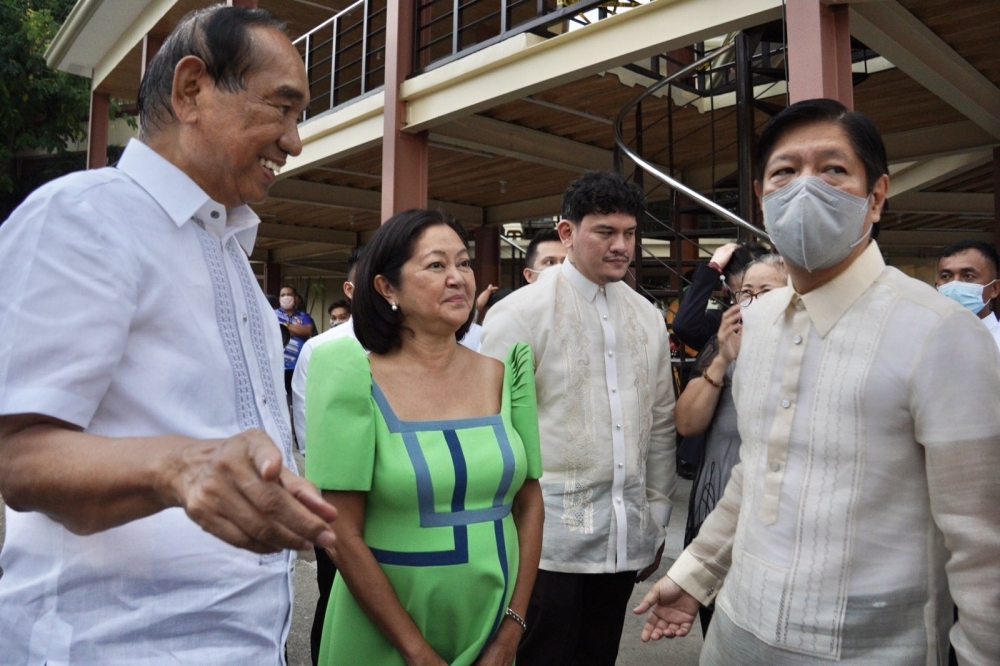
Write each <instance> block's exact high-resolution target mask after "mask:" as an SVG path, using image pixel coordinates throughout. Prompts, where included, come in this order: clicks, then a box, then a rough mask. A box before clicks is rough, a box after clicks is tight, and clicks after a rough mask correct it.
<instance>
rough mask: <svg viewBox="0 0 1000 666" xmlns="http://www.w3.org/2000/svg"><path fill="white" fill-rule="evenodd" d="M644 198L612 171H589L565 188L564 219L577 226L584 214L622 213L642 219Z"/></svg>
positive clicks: (636, 189)
mask: <svg viewBox="0 0 1000 666" xmlns="http://www.w3.org/2000/svg"><path fill="white" fill-rule="evenodd" d="M645 208H646V197H645V195H644V194H643V193H642V189H640V188H639V186H638V185H636V184H635V183H629V182H626V180H625V179H624V178H622V177H621V176H620V175H618V174H617V173H614V172H613V171H588V172H587V173H585V174H583V175H582V176H580V177H579V178H577V179H576V180H574V181H573V182H572V183H570V185H569V187H568V188H566V192H565V193H564V194H563V200H562V216H563V219H566V220H569V221H570V222H572V223H573V224H580V222H581V221H582V220H583V218H584V217H586V216H587V215H612V214H614V213H625V214H627V215H631V216H632V217H634V218H635V219H636V220H639V219H641V217H642V213H643V211H644V210H645Z"/></svg>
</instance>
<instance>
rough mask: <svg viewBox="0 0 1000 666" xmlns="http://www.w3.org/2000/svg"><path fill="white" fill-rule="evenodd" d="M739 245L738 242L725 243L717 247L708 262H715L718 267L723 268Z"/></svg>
mask: <svg viewBox="0 0 1000 666" xmlns="http://www.w3.org/2000/svg"><path fill="white" fill-rule="evenodd" d="M739 246H740V244H739V243H726V244H725V245H722V246H720V247H718V248H717V249H716V250H715V252H714V253H713V254H712V258H711V259H709V263H712V264H715V265H716V266H718V267H719V268H725V267H726V264H728V263H729V260H730V259H732V258H733V252H735V251H736V248H738V247H739Z"/></svg>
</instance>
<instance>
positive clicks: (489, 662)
mask: <svg viewBox="0 0 1000 666" xmlns="http://www.w3.org/2000/svg"><path fill="white" fill-rule="evenodd" d="M520 642H521V627H520V626H519V625H518V624H517V623H515V622H514V621H513V620H511V619H510V618H504V620H503V622H501V623H500V628H499V629H497V633H496V635H495V636H494V637H493V638H491V639H490V642H489V643H488V644H487V645H486V649H485V650H483V652H482V654H480V655H479V659H476V661H475V662H473V666H510V665H511V664H512V663H513V662H514V657H515V656H517V646H518V644H519V643H520Z"/></svg>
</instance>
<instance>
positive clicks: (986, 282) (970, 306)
mask: <svg viewBox="0 0 1000 666" xmlns="http://www.w3.org/2000/svg"><path fill="white" fill-rule="evenodd" d="M998 278H1000V255H998V254H997V250H996V248H995V247H993V246H992V245H990V244H989V243H984V242H982V241H977V240H962V241H958V242H957V243H954V244H952V245H950V246H949V247H946V248H945V250H944V252H942V253H941V258H940V259H939V260H938V266H937V282H935V285H936V286H937V290H938V291H940V292H941V293H942V294H944V295H945V296H947V297H948V298H950V299H952V300H953V301H955V302H956V303H958V304H959V305H961V306H962V307H964V308H965V309H966V310H968V311H970V312H971V313H972V314H974V315H976V316H977V317H979V319H980V321H982V322H983V324H985V325H986V328H987V329H989V332H990V334H991V335H992V336H993V339H994V340H995V341H996V343H997V347H998V348H1000V321H998V320H997V316H996V314H994V312H993V310H992V309H991V308H990V304H991V303H992V302H993V300H994V299H995V298H997V297H1000V279H998Z"/></svg>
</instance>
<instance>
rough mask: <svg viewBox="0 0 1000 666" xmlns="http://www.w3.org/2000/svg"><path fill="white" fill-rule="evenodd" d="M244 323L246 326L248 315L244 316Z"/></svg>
mask: <svg viewBox="0 0 1000 666" xmlns="http://www.w3.org/2000/svg"><path fill="white" fill-rule="evenodd" d="M243 323H244V324H245V323H247V316H246V315H243Z"/></svg>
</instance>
